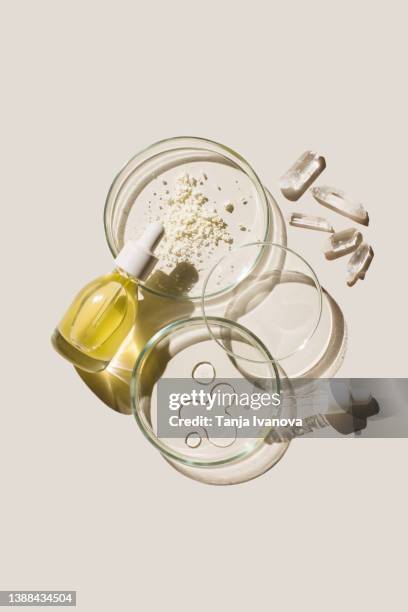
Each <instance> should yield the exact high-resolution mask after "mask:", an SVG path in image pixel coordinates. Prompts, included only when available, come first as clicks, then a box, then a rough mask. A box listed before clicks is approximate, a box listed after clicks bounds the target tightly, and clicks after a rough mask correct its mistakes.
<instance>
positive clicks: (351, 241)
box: [324, 227, 363, 259]
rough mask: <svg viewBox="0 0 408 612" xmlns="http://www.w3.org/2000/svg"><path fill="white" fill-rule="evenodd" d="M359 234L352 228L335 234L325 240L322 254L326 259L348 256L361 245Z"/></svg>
mask: <svg viewBox="0 0 408 612" xmlns="http://www.w3.org/2000/svg"><path fill="white" fill-rule="evenodd" d="M362 241H363V236H362V235H361V232H359V231H358V230H356V229H355V228H354V227H350V228H349V229H345V230H343V231H341V232H336V233H335V234H333V235H332V236H330V238H329V239H328V240H327V243H326V247H325V249H324V254H325V257H326V259H337V258H338V257H342V256H343V255H348V254H349V253H352V252H353V251H355V250H356V249H357V247H358V246H359V245H360V244H361V243H362Z"/></svg>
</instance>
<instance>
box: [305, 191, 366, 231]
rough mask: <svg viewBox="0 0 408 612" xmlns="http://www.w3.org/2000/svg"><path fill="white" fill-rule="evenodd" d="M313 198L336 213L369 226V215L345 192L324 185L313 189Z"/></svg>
mask: <svg viewBox="0 0 408 612" xmlns="http://www.w3.org/2000/svg"><path fill="white" fill-rule="evenodd" d="M311 191H312V194H313V197H314V198H315V200H317V201H318V202H319V203H320V204H322V205H323V206H326V207H327V208H330V209H331V210H334V211H335V212H337V213H339V214H340V215H343V216H344V217H348V218H349V219H353V221H356V222H357V223H361V224H362V225H368V213H367V211H366V209H365V208H364V206H363V205H362V204H360V202H356V201H355V200H353V198H351V197H350V196H348V195H347V194H346V193H344V191H341V190H340V189H336V188H334V187H327V186H326V185H322V186H319V187H313V189H312V190H311Z"/></svg>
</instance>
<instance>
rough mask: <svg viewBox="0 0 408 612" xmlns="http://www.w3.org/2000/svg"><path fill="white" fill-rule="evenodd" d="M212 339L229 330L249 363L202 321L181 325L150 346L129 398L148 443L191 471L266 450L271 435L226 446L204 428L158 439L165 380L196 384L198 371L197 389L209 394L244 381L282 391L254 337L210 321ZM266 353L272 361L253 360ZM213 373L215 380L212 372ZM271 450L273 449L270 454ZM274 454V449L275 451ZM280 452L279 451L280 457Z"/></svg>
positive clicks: (225, 323) (169, 328)
mask: <svg viewBox="0 0 408 612" xmlns="http://www.w3.org/2000/svg"><path fill="white" fill-rule="evenodd" d="M209 322H210V325H211V329H212V333H213V334H214V335H215V337H218V336H220V335H222V334H223V333H225V331H226V330H228V333H229V334H230V336H231V337H233V338H234V341H235V342H236V343H237V345H239V346H240V350H241V352H242V354H244V355H246V356H247V357H249V358H250V360H249V361H248V362H245V363H244V362H238V361H237V360H235V359H233V358H231V356H230V355H228V353H226V351H225V350H223V349H221V348H220V346H219V345H218V344H217V343H215V342H214V341H213V335H212V334H211V335H210V334H209V333H208V329H207V324H206V322H205V321H204V319H203V318H202V317H195V318H191V319H185V320H181V321H176V322H174V323H171V324H169V325H167V326H166V327H164V328H162V329H161V330H160V331H159V332H157V333H156V334H155V335H154V336H153V337H152V338H151V339H150V340H149V341H148V342H147V344H146V346H145V348H144V349H143V351H142V352H141V354H140V355H139V357H138V360H137V362H136V364H135V367H134V370H133V373H132V378H131V383H130V396H131V405H132V411H133V414H134V416H135V419H136V422H137V424H138V425H139V428H140V429H141V431H142V432H143V434H144V435H145V436H146V438H147V439H148V440H149V442H150V443H151V444H152V445H153V446H154V447H155V448H156V449H157V450H159V451H160V452H161V453H162V454H163V455H164V456H165V457H166V458H167V459H169V460H171V461H174V462H176V463H179V464H182V465H186V466H191V467H219V466H225V465H229V464H231V463H233V462H235V461H240V460H242V459H243V458H244V457H248V456H249V455H250V454H251V453H254V452H256V451H258V450H260V449H262V448H263V446H264V445H265V444H267V442H266V441H265V440H266V438H267V436H268V434H269V433H270V430H267V431H264V432H263V433H262V435H259V436H257V437H255V438H239V437H236V438H234V435H231V437H230V439H229V440H227V441H222V443H219V440H212V439H211V437H209V436H208V435H207V434H206V431H203V428H194V427H193V428H192V429H191V431H190V432H188V434H187V435H186V436H185V438H163V437H159V436H158V435H157V430H158V426H157V419H158V410H159V408H158V383H159V380H161V379H163V378H170V379H183V378H191V377H192V376H194V375H196V374H197V371H199V380H198V384H202V385H206V388H207V390H209V391H215V387H219V386H220V385H222V384H223V381H224V379H225V380H227V381H228V383H226V384H231V380H232V379H238V380H241V379H243V378H244V379H245V380H246V381H248V382H249V383H250V385H251V384H253V385H254V388H259V385H260V384H263V385H266V387H264V389H265V390H266V391H268V392H270V393H273V392H279V391H280V377H279V373H278V368H277V367H276V365H275V364H274V363H273V362H272V360H271V358H270V356H269V355H267V349H266V348H265V346H264V345H263V344H262V342H261V341H260V340H259V339H258V338H256V337H255V336H254V335H253V334H252V333H251V332H249V331H248V330H246V329H245V328H243V327H241V326H240V325H239V324H236V323H232V322H231V321H226V320H223V319H217V318H211V320H210V321H209ZM259 353H261V354H262V355H263V356H264V357H265V355H266V356H267V359H264V360H262V359H259V360H258V361H256V360H255V359H251V357H252V358H254V357H255V356H256V355H259ZM210 368H211V371H212V375H211V376H209V375H208V372H209V369H210ZM270 447H271V445H270V443H268V448H270ZM273 452H274V453H275V449H274V451H273ZM280 453H281V451H280V450H279V456H280Z"/></svg>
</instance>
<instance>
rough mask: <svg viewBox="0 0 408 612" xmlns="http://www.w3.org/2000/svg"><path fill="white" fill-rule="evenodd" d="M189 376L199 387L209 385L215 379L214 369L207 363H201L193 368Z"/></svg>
mask: <svg viewBox="0 0 408 612" xmlns="http://www.w3.org/2000/svg"><path fill="white" fill-rule="evenodd" d="M191 375H192V377H193V378H194V380H196V381H197V382H198V383H200V384H201V385H210V384H211V383H212V382H213V380H214V378H215V369H214V366H213V365H212V364H211V363H209V362H208V361H202V362H200V363H197V365H195V366H194V368H193V371H192V374H191Z"/></svg>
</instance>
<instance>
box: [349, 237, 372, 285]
mask: <svg viewBox="0 0 408 612" xmlns="http://www.w3.org/2000/svg"><path fill="white" fill-rule="evenodd" d="M373 257H374V251H373V249H372V248H371V247H370V245H369V244H367V243H366V242H362V243H361V244H360V246H359V247H358V249H357V250H356V251H355V252H354V253H353V255H352V256H351V257H350V261H349V262H348V264H347V284H348V286H349V287H352V286H353V285H355V284H356V282H357V281H358V279H361V280H364V278H365V275H366V272H367V270H368V268H369V267H370V264H371V262H372V260H373Z"/></svg>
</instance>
